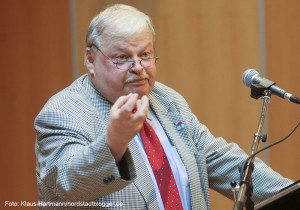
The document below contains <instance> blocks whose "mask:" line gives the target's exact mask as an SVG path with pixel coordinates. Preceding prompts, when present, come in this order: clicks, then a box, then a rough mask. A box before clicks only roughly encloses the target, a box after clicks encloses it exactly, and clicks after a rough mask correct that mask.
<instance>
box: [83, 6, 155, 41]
mask: <svg viewBox="0 0 300 210" xmlns="http://www.w3.org/2000/svg"><path fill="white" fill-rule="evenodd" d="M145 29H149V31H150V32H151V33H152V37H153V41H154V39H155V30H154V27H153V24H152V22H151V19H150V17H149V16H147V15H146V14H144V13H143V12H141V11H139V10H138V9H136V8H134V7H132V6H128V5H123V4H115V5H113V6H110V7H108V8H106V9H105V10H103V11H102V12H100V13H99V14H98V15H97V16H95V17H94V18H93V20H92V21H91V23H90V25H89V27H88V31H87V34H86V47H91V46H92V45H93V44H96V45H98V46H102V45H103V44H104V43H105V42H106V41H113V40H116V39H117V40H118V39H126V38H128V37H130V36H132V35H134V34H137V33H140V32H142V31H144V30H145Z"/></svg>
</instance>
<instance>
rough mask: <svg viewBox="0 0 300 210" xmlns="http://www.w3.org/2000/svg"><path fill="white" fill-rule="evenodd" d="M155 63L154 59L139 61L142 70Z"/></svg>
mask: <svg viewBox="0 0 300 210" xmlns="http://www.w3.org/2000/svg"><path fill="white" fill-rule="evenodd" d="M155 61H156V59H155V58H149V59H145V60H142V61H141V65H142V66H143V67H144V68H147V67H150V66H152V65H154V64H155Z"/></svg>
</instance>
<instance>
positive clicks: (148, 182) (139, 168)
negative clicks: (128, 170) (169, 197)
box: [129, 140, 159, 209]
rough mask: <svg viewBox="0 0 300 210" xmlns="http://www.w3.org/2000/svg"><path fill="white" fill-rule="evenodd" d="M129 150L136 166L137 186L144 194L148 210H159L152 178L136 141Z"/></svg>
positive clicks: (132, 142) (130, 145)
mask: <svg viewBox="0 0 300 210" xmlns="http://www.w3.org/2000/svg"><path fill="white" fill-rule="evenodd" d="M129 150H130V151H131V154H132V157H133V160H134V164H135V166H136V173H137V177H136V179H135V181H134V184H135V186H136V187H137V189H138V190H139V191H140V193H141V194H142V196H143V198H144V200H145V202H146V204H147V208H148V209H159V207H158V202H157V199H156V194H155V189H154V186H153V183H152V179H151V176H150V174H149V172H148V168H147V166H146V164H145V163H144V161H143V157H142V156H141V154H140V152H139V150H138V147H137V145H136V142H135V141H134V140H132V141H131V142H130V144H129Z"/></svg>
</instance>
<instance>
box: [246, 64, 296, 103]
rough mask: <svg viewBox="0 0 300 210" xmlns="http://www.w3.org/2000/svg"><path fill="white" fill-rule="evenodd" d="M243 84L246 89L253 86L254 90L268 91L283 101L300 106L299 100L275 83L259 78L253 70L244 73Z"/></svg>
mask: <svg viewBox="0 0 300 210" xmlns="http://www.w3.org/2000/svg"><path fill="white" fill-rule="evenodd" d="M243 83H244V84H245V85H246V86H247V87H251V86H254V87H256V88H262V89H268V90H270V91H271V93H273V94H275V95H277V96H279V97H281V98H283V99H287V100H289V101H291V102H293V103H296V104H300V99H299V98H298V97H296V96H294V95H292V94H291V93H289V92H287V91H286V90H283V89H281V88H280V87H278V86H276V85H275V84H276V83H275V82H273V81H271V80H268V79H267V78H264V77H261V76H260V75H259V73H258V72H257V71H256V70H255V69H248V70H246V71H245V72H244V74H243Z"/></svg>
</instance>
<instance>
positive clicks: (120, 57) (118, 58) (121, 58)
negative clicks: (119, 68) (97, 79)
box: [116, 55, 128, 61]
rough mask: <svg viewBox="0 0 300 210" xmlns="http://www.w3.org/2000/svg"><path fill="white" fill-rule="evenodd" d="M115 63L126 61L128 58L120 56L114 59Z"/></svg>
mask: <svg viewBox="0 0 300 210" xmlns="http://www.w3.org/2000/svg"><path fill="white" fill-rule="evenodd" d="M116 59H117V61H127V60H128V57H127V56H126V55H120V56H118V57H116Z"/></svg>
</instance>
